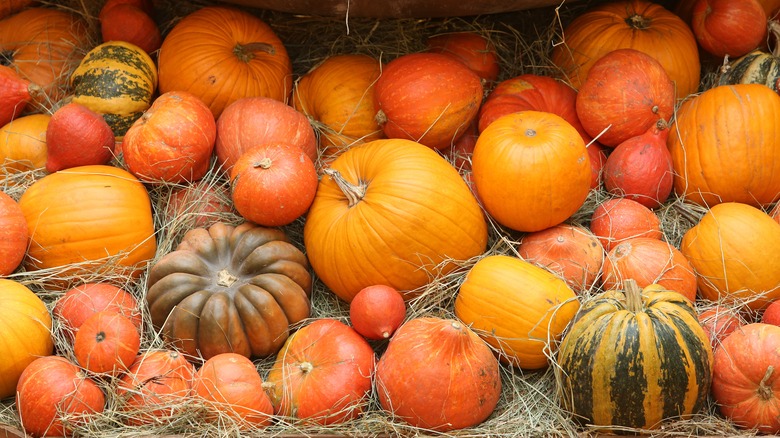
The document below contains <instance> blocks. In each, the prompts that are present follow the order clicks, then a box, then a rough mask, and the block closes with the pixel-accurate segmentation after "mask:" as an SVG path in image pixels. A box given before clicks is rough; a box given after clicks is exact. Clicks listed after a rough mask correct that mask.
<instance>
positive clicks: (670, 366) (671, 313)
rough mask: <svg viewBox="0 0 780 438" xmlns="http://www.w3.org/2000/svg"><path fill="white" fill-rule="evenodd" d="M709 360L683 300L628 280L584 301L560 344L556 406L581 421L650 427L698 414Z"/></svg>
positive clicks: (705, 344)
mask: <svg viewBox="0 0 780 438" xmlns="http://www.w3.org/2000/svg"><path fill="white" fill-rule="evenodd" d="M712 361H713V356H712V348H711V347H710V342H709V341H708V340H707V335H706V334H705V332H704V329H702V327H701V325H700V324H699V322H698V320H697V317H696V312H695V309H694V307H693V304H692V303H691V302H690V301H689V300H688V299H687V298H685V297H684V296H683V295H682V294H680V293H677V292H673V291H667V290H663V289H662V288H661V286H659V285H650V286H647V287H646V288H644V290H641V289H640V288H639V287H638V286H637V284H636V282H635V281H634V280H630V279H629V280H626V281H625V282H624V290H622V291H621V290H611V291H607V292H604V293H603V294H601V295H599V296H597V297H594V298H593V299H592V300H590V301H586V302H585V303H583V305H582V307H581V309H580V311H579V313H578V315H577V317H576V318H575V322H574V323H573V324H572V326H571V327H570V329H569V332H568V333H567V334H566V336H565V337H564V339H563V341H562V342H561V345H560V348H559V351H558V364H559V365H560V369H559V371H560V377H561V378H560V381H561V383H562V384H561V385H560V390H561V401H562V403H563V405H564V407H565V408H566V409H567V410H569V411H571V412H573V413H574V414H575V415H577V416H578V417H579V418H580V420H581V421H582V422H584V423H588V424H595V425H598V426H607V427H606V428H607V429H609V427H608V426H620V427H630V428H643V429H652V428H657V427H659V426H660V423H661V422H662V420H665V419H670V418H674V419H681V418H682V419H684V418H688V417H690V416H691V415H692V414H694V413H697V412H698V411H699V410H700V409H701V407H702V406H703V404H704V402H705V400H706V398H707V394H708V392H709V389H710V383H711V381H712Z"/></svg>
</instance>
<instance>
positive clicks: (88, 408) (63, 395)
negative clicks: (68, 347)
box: [16, 356, 106, 437]
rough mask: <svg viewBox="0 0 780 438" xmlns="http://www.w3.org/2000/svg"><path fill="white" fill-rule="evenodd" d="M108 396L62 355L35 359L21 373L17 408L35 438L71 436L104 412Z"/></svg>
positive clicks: (17, 393) (26, 430)
mask: <svg viewBox="0 0 780 438" xmlns="http://www.w3.org/2000/svg"><path fill="white" fill-rule="evenodd" d="M105 402H106V398H105V395H104V394H103V391H102V390H101V389H100V387H99V386H98V385H97V383H95V382H94V381H92V380H90V379H89V378H88V377H87V376H86V375H85V374H84V373H83V372H82V371H81V369H80V368H79V367H78V366H77V365H75V364H73V363H71V362H70V361H68V360H67V359H65V358H64V357H61V356H45V357H39V358H38V359H35V360H34V361H33V362H32V363H31V364H30V365H28V366H27V368H25V369H24V372H22V375H21V377H20V378H19V384H18V385H17V388H16V409H17V411H18V412H19V419H20V420H21V422H22V427H23V428H24V431H25V432H26V433H28V434H30V435H32V436H34V437H42V436H70V435H71V434H72V433H73V431H72V428H73V427H75V426H79V425H80V426H85V425H86V424H87V423H89V422H90V421H92V420H93V419H94V418H95V415H96V414H100V413H101V412H103V410H104V409H105V407H104V405H105Z"/></svg>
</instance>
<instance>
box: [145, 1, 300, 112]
mask: <svg viewBox="0 0 780 438" xmlns="http://www.w3.org/2000/svg"><path fill="white" fill-rule="evenodd" d="M157 59H158V64H157V66H158V71H159V78H160V82H159V89H160V93H167V92H168V91H188V92H190V93H192V94H194V95H195V96H197V97H198V98H200V99H201V100H202V101H203V102H204V103H205V104H206V105H207V106H208V107H209V108H210V109H211V112H212V113H213V114H214V117H215V118H219V116H220V114H222V111H223V110H224V109H225V108H226V107H227V106H228V105H230V104H231V103H233V102H235V101H236V100H238V99H241V98H243V97H250V96H264V97H268V98H271V99H274V100H278V101H281V102H287V98H288V96H289V94H290V90H292V63H291V62H290V57H289V55H288V54H287V49H286V48H285V47H284V44H283V43H282V41H281V40H280V39H279V37H278V36H277V35H276V34H275V33H274V31H273V29H271V27H270V26H268V24H266V23H265V22H264V21H262V20H261V19H260V18H258V17H256V16H254V15H252V14H250V13H249V12H246V11H244V10H240V9H238V8H231V7H224V6H207V7H203V8H200V9H198V10H196V11H195V12H193V13H191V14H190V15H187V16H186V17H184V18H183V19H182V20H181V21H179V22H178V23H176V25H175V26H174V27H173V29H171V31H170V32H169V33H168V35H166V37H165V40H164V41H163V43H162V46H161V47H160V52H159V54H158V58H157Z"/></svg>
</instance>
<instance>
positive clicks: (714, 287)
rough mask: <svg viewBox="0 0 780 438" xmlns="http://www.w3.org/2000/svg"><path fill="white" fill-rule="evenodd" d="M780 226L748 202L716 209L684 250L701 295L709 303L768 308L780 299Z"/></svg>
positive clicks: (692, 232) (687, 236)
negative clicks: (778, 251)
mask: <svg viewBox="0 0 780 438" xmlns="http://www.w3.org/2000/svg"><path fill="white" fill-rule="evenodd" d="M778 245H780V226H778V224H777V222H775V221H774V220H772V218H771V217H770V216H769V215H768V214H766V213H765V212H763V211H761V210H759V209H757V208H755V207H752V206H750V205H747V204H741V203H737V202H726V203H722V204H718V205H716V206H714V207H712V208H711V209H710V210H709V211H708V212H707V213H705V214H704V216H703V217H702V219H701V220H700V221H699V223H698V224H696V225H695V226H694V227H692V228H691V229H689V230H688V231H687V232H686V233H685V234H684V235H683V238H682V242H681V244H680V251H682V253H683V254H684V255H685V257H686V258H687V259H688V261H689V262H690V263H691V266H693V269H694V271H695V272H696V276H697V282H698V285H699V294H700V295H701V296H702V297H703V298H705V299H708V300H711V301H719V300H723V302H725V303H729V304H733V305H740V306H747V307H748V308H750V309H753V310H759V309H762V308H764V307H766V306H767V305H768V304H769V303H770V302H772V301H774V300H775V299H777V298H778V297H780V288H779V287H778V284H780V258H778V257H773V256H771V254H774V251H776V249H777V248H778Z"/></svg>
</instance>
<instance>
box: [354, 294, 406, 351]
mask: <svg viewBox="0 0 780 438" xmlns="http://www.w3.org/2000/svg"><path fill="white" fill-rule="evenodd" d="M404 318H406V303H405V302H404V297H403V295H401V293H400V292H398V291H397V290H396V289H395V288H392V287H390V286H385V285H383V284H375V285H373V286H368V287H364V288H363V289H361V290H360V292H358V293H357V295H355V299H353V300H352V302H351V303H349V320H350V322H351V323H352V328H354V329H355V331H356V332H358V333H360V334H361V335H362V336H363V337H364V338H366V339H373V340H379V339H389V338H390V337H391V336H393V333H395V331H396V330H397V329H398V327H400V326H401V323H403V322H404Z"/></svg>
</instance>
